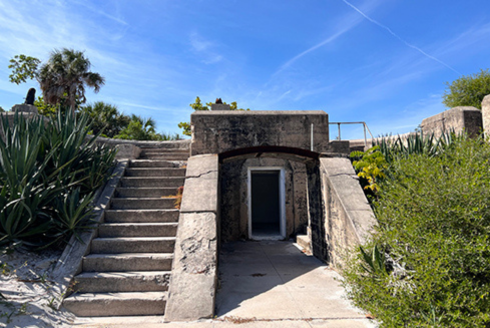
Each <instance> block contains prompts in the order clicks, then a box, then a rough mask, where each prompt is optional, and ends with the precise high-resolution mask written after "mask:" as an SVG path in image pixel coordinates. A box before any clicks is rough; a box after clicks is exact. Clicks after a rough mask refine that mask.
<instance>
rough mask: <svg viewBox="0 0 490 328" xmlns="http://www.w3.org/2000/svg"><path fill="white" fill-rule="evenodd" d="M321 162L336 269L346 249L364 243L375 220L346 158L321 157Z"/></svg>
mask: <svg viewBox="0 0 490 328" xmlns="http://www.w3.org/2000/svg"><path fill="white" fill-rule="evenodd" d="M320 163H321V164H320V165H321V167H320V172H321V175H322V182H323V185H324V188H325V195H324V197H325V198H326V201H325V204H326V207H327V208H326V212H327V215H326V216H327V217H326V222H327V223H326V225H327V226H326V234H327V237H328V238H327V239H328V240H327V243H328V247H329V253H330V258H331V260H332V264H333V265H334V266H338V265H341V263H342V252H343V251H344V250H345V249H347V248H349V247H351V246H353V245H357V244H363V243H364V242H366V240H367V238H368V237H369V235H370V233H371V231H372V228H373V227H374V225H375V224H376V218H375V216H374V213H373V211H372V209H371V206H370V205H369V202H368V201H367V199H366V196H365V195H364V192H363V191H362V188H361V185H360V184H359V180H358V177H357V175H356V173H355V171H354V168H353V167H352V164H351V162H350V160H349V159H347V158H321V159H320Z"/></svg>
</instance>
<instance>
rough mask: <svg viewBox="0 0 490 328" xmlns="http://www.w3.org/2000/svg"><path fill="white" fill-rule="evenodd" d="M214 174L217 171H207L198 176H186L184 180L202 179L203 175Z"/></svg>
mask: <svg viewBox="0 0 490 328" xmlns="http://www.w3.org/2000/svg"><path fill="white" fill-rule="evenodd" d="M214 172H218V170H209V171H206V172H204V173H201V174H199V175H186V176H185V178H186V179H196V178H200V177H202V176H203V175H207V174H211V173H214Z"/></svg>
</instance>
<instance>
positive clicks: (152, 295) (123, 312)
mask: <svg viewBox="0 0 490 328" xmlns="http://www.w3.org/2000/svg"><path fill="white" fill-rule="evenodd" d="M166 302H167V292H144V293H97V294H92V293H84V294H74V295H71V296H69V297H67V298H66V299H65V300H64V301H63V306H64V307H65V308H66V309H67V310H69V311H71V312H73V313H74V314H75V315H76V316H79V317H106V316H136V315H162V314H164V311H165V305H166Z"/></svg>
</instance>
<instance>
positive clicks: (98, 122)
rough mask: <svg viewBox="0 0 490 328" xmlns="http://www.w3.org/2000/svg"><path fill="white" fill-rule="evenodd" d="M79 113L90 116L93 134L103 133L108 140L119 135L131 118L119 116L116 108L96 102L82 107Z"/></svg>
mask: <svg viewBox="0 0 490 328" xmlns="http://www.w3.org/2000/svg"><path fill="white" fill-rule="evenodd" d="M80 111H81V112H83V113H87V114H88V115H89V116H90V118H91V121H92V123H91V128H92V132H93V133H94V134H97V133H99V132H101V131H103V133H104V134H105V135H106V136H108V137H109V138H113V137H114V136H115V135H117V134H119V133H120V132H121V130H122V129H124V128H125V127H127V126H128V124H129V122H130V121H131V118H130V117H129V116H126V115H124V114H121V113H120V112H119V110H118V109H117V107H116V106H114V105H111V104H107V103H105V102H103V101H96V102H95V103H93V104H89V105H86V106H83V107H81V108H80Z"/></svg>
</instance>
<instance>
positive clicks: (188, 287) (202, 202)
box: [165, 155, 219, 321]
mask: <svg viewBox="0 0 490 328" xmlns="http://www.w3.org/2000/svg"><path fill="white" fill-rule="evenodd" d="M218 169H219V162H218V155H201V156H193V157H190V158H189V160H188V162H187V172H186V179H185V184H184V193H183V197H182V205H181V209H180V217H179V227H178V231H177V240H176V242H175V253H174V261H173V266H172V277H171V281H170V289H169V296H168V301H167V307H166V310H165V321H193V320H198V319H201V318H212V317H213V316H214V301H215V295H216V284H217V281H218V271H217V266H218V238H217V233H218V223H219V203H218V200H219V174H218Z"/></svg>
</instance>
